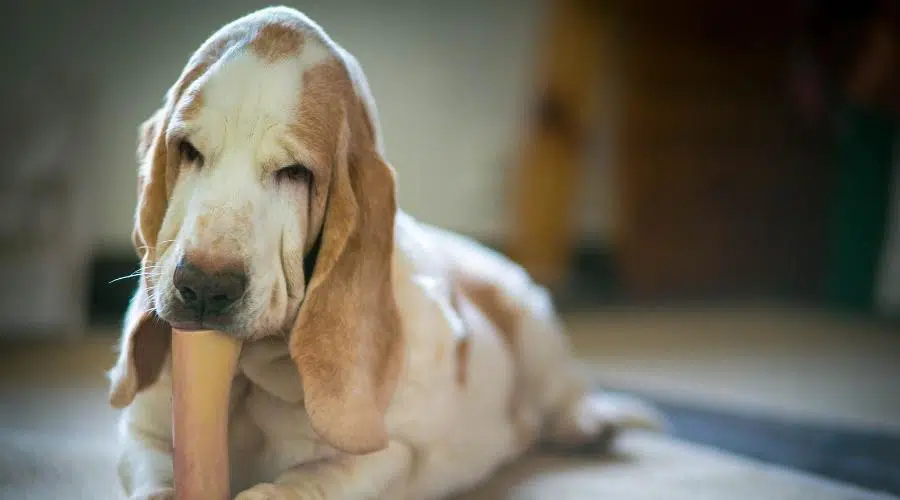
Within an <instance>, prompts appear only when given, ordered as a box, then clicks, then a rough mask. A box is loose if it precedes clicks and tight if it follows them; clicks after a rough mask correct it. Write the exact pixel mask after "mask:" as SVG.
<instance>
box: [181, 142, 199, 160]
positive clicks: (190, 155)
mask: <svg viewBox="0 0 900 500" xmlns="http://www.w3.org/2000/svg"><path fill="white" fill-rule="evenodd" d="M178 151H179V152H180V153H181V158H183V159H184V161H186V162H188V163H195V164H197V165H203V155H202V154H200V151H197V148H195V147H194V145H193V144H191V143H190V142H189V141H186V140H184V141H181V142H180V143H179V144H178Z"/></svg>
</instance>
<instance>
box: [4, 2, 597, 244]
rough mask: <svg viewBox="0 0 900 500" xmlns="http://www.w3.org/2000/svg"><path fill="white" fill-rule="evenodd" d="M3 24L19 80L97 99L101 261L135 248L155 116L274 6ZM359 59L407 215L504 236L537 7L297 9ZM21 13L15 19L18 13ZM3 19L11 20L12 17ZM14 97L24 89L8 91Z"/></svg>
mask: <svg viewBox="0 0 900 500" xmlns="http://www.w3.org/2000/svg"><path fill="white" fill-rule="evenodd" d="M21 3H22V4H24V5H21V6H18V7H14V8H12V9H13V10H14V11H13V12H10V13H9V15H8V16H6V17H5V19H6V20H5V21H0V22H2V23H3V24H10V26H9V28H10V29H9V30H7V31H6V32H7V33H12V36H14V37H16V40H15V43H14V46H15V47H16V48H17V49H16V53H15V55H14V57H13V61H14V62H13V63H14V64H16V65H17V66H16V67H21V68H34V67H38V66H42V65H48V64H50V65H52V64H54V63H53V61H64V62H65V63H66V64H67V65H68V66H70V67H73V68H75V69H77V70H78V71H79V72H81V73H83V74H85V75H87V78H89V79H90V81H91V82H93V83H94V84H95V85H96V86H97V88H98V100H97V102H96V105H97V108H96V113H95V114H96V117H95V118H94V121H92V122H89V123H86V124H85V126H86V127H90V128H91V130H90V131H89V133H88V136H89V137H90V139H89V140H90V142H91V147H90V148H89V149H90V151H92V152H93V153H92V154H91V155H90V156H89V158H87V159H85V160H73V161H74V162H75V163H76V164H74V165H72V168H78V169H80V170H83V171H84V174H85V175H86V176H88V177H89V178H90V179H91V182H90V183H89V184H90V185H91V186H92V190H93V192H92V194H91V203H92V204H91V207H90V213H91V214H92V217H91V219H92V220H93V221H94V225H95V227H94V228H93V231H94V232H95V236H96V238H95V239H96V244H97V246H98V247H99V249H101V250H116V249H123V248H128V246H129V244H130V240H129V237H130V228H131V221H132V217H133V205H134V201H135V187H134V186H135V161H134V147H135V140H136V127H137V125H138V124H139V123H140V122H141V121H142V120H143V119H144V118H145V117H147V116H148V115H149V114H150V113H151V111H152V110H153V109H154V108H155V107H157V106H158V105H159V104H160V103H161V100H162V96H163V93H164V91H165V90H166V88H167V86H168V85H169V84H171V82H172V81H173V80H174V79H175V78H176V76H177V75H178V73H179V72H180V70H181V67H182V65H183V64H184V62H185V61H186V58H187V57H188V56H189V54H190V52H191V51H192V50H193V49H194V48H196V46H197V45H199V44H200V43H201V42H202V41H203V39H204V38H205V37H207V36H208V35H209V34H210V33H211V32H212V31H214V30H215V29H216V28H217V27H218V26H220V25H221V24H223V23H225V22H227V21H229V20H231V19H233V18H235V17H237V16H239V15H241V14H244V13H246V12H249V11H251V10H253V9H255V8H258V7H261V6H264V5H267V3H266V2H256V1H252V0H225V1H222V2H213V1H210V2H202V1H199V0H196V1H184V2H180V1H176V0H154V1H153V2H146V1H137V0H120V1H113V0H103V1H98V0H90V1H86V2H82V3H80V4H78V6H76V5H75V3H72V4H68V3H66V2H62V1H57V2H46V1H44V2H38V1H35V2H29V3H27V4H26V3H25V2H21ZM289 5H291V6H294V7H297V8H300V9H301V10H304V11H305V12H307V13H308V14H309V15H310V16H311V17H313V18H314V19H316V20H317V21H319V22H320V23H321V24H322V25H323V26H324V27H325V29H326V30H328V31H329V32H330V33H331V35H332V36H334V37H335V38H336V39H337V40H338V41H339V43H341V44H342V45H344V46H345V47H346V48H347V49H349V50H350V51H351V52H353V53H354V54H356V55H357V57H358V58H359V60H360V61H361V63H362V64H363V67H364V69H365V70H366V72H367V74H368V76H369V79H370V83H371V85H372V87H373V91H374V94H375V97H376V100H377V101H378V104H379V109H380V113H381V118H382V125H383V127H384V132H385V140H386V146H387V151H388V156H389V160H390V161H391V162H392V163H393V164H394V166H395V167H396V168H397V170H398V174H399V182H400V185H399V189H400V201H401V203H402V204H403V206H404V208H405V209H407V210H408V211H409V212H411V213H413V214H414V215H416V216H418V217H420V218H421V219H423V220H426V221H428V222H433V223H436V224H440V225H444V226H447V227H450V228H452V229H456V230H459V231H462V232H465V233H469V234H473V235H477V236H480V237H483V238H487V239H492V240H498V239H502V238H503V235H504V234H505V217H506V215H505V208H504V200H503V194H504V183H506V182H507V179H506V177H505V176H506V174H507V172H506V168H507V167H508V166H509V165H510V162H511V161H512V160H513V158H514V153H515V141H516V140H517V139H518V134H519V133H520V130H519V125H520V124H521V114H522V113H523V112H524V106H523V105H524V103H525V99H526V98H527V97H528V93H529V91H530V90H531V80H530V78H531V75H532V64H533V62H534V61H533V52H532V49H533V48H534V46H535V44H536V42H537V38H536V35H537V33H538V32H537V30H536V28H537V27H538V26H539V24H538V23H539V21H540V19H541V15H542V12H541V4H540V2H538V1H537V0H496V1H490V2H482V1H478V0H464V1H455V2H442V1H425V0H422V1H412V0H410V1H384V2H377V1H349V0H341V1H338V0H332V1H328V2H326V1H309V2H296V3H293V4H289ZM16 9H17V10H16ZM0 17H2V16H0ZM6 84H7V85H9V84H13V83H11V82H7V83H6ZM603 174H604V172H602V171H600V172H594V173H592V178H594V180H595V182H594V183H593V186H595V189H594V190H592V191H591V192H590V193H588V194H589V199H588V200H587V201H586V203H585V205H586V208H585V210H583V211H582V212H583V213H584V214H585V215H586V216H587V217H586V219H585V223H584V227H587V228H589V229H590V230H591V233H592V234H593V235H594V236H599V237H601V238H602V237H603V235H604V234H605V233H604V231H605V227H606V226H605V223H606V218H605V214H607V213H608V212H607V211H606V210H605V208H604V207H605V205H604V204H603V202H602V199H603V195H604V192H603V191H601V190H599V189H601V188H602V187H604V186H605V185H606V184H605V183H604V182H603V179H602V177H597V176H598V175H601V176H602V175H603Z"/></svg>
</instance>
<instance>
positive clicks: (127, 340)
mask: <svg viewBox="0 0 900 500" xmlns="http://www.w3.org/2000/svg"><path fill="white" fill-rule="evenodd" d="M137 154H138V159H139V163H140V171H139V185H138V207H137V213H136V220H135V226H134V231H133V241H134V245H135V247H136V249H137V252H138V254H139V256H140V258H141V262H142V269H141V277H140V284H139V286H138V290H137V292H136V294H135V297H134V299H133V300H132V304H131V306H130V308H129V311H128V313H127V314H126V320H125V329H124V330H125V331H124V333H123V338H122V346H121V353H120V358H119V362H118V364H117V365H116V367H115V368H114V369H113V370H112V371H111V379H112V392H111V402H112V404H113V405H114V406H117V407H121V406H124V405H127V404H129V403H130V402H131V401H132V399H133V398H134V396H135V394H136V393H137V392H139V391H140V390H142V389H144V388H146V387H147V386H148V385H150V384H152V383H153V382H154V381H155V379H156V377H157V376H158V374H159V371H160V367H161V365H162V363H163V362H164V360H165V356H166V353H167V351H168V346H169V342H170V335H171V328H172V327H175V328H178V329H180V330H194V329H214V330H219V331H223V332H226V333H228V334H230V335H234V336H236V337H239V338H243V339H255V338H259V337H263V336H268V335H286V336H289V343H290V351H291V356H292V358H293V359H294V361H295V362H296V364H297V366H298V369H299V372H300V376H301V379H302V381H303V391H304V400H305V404H306V407H307V411H308V413H309V417H310V420H311V421H312V424H313V427H314V429H315V430H316V431H317V432H318V433H319V435H320V436H321V437H322V438H323V439H325V440H326V441H327V442H329V443H330V444H331V445H333V446H334V447H336V448H338V449H341V450H344V451H347V452H367V451H373V450H376V449H379V448H381V447H383V446H385V445H386V442H387V441H386V439H387V438H386V433H385V429H384V418H383V417H384V411H385V408H386V406H387V404H388V401H389V399H390V397H391V395H392V393H393V388H394V386H395V381H396V378H397V372H398V369H399V365H400V357H401V354H400V353H401V348H400V343H401V332H400V324H399V318H398V313H397V306H396V303H395V300H394V296H393V290H392V284H391V283H392V282H391V259H392V250H393V232H394V218H395V214H396V210H397V208H396V198H395V185H394V173H393V170H392V169H391V167H390V166H389V165H388V164H387V163H386V162H385V160H384V158H383V156H382V148H381V145H380V137H379V134H378V118H377V114H376V109H375V106H374V102H373V100H372V98H371V95H370V94H369V90H368V84H367V82H366V80H365V76H364V75H363V73H362V70H361V68H360V67H359V65H358V64H357V62H356V61H355V59H354V58H353V57H352V56H350V55H349V54H348V53H347V52H346V51H344V50H343V49H341V48H340V47H339V46H337V45H336V44H335V43H334V42H333V41H331V40H330V39H329V38H328V36H327V35H326V34H325V32H324V31H323V30H322V29H321V28H320V27H319V26H317V25H316V24H315V23H314V22H312V21H310V20H309V19H308V18H307V17H306V16H304V15H303V14H300V13H299V12H297V11H295V10H292V9H288V8H284V7H277V8H268V9H264V10H261V11H258V12H255V13H253V14H250V15H248V16H246V17H243V18H240V19H238V20H236V21H234V22H232V23H230V24H228V25H226V26H225V27H223V28H222V29H220V30H219V31H218V32H216V33H215V34H213V35H212V36H211V37H210V38H209V39H208V40H207V41H206V42H205V43H204V44H203V45H202V46H201V47H200V48H199V49H198V50H197V52H195V53H194V55H193V56H192V57H191V58H190V60H189V61H188V63H187V65H186V66H185V68H184V70H183V72H182V74H181V76H180V77H179V79H178V80H177V81H176V83H175V84H174V85H173V86H172V87H171V88H170V89H169V91H168V93H167V95H166V99H165V102H164V105H163V107H162V108H161V109H159V110H158V111H157V112H156V113H155V114H154V115H153V116H152V117H151V118H150V119H148V120H147V121H146V122H145V123H144V124H143V125H142V126H141V127H140V133H139V141H138V152H137Z"/></svg>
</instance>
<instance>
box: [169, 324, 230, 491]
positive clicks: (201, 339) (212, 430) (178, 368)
mask: <svg viewBox="0 0 900 500" xmlns="http://www.w3.org/2000/svg"><path fill="white" fill-rule="evenodd" d="M240 350H241V343H240V341H239V340H236V339H234V338H233V337H229V336H227V335H224V334H221V333H219V332H215V331H193V332H182V331H178V330H174V331H173V334H172V392H173V396H172V425H173V429H172V430H173V443H172V445H173V449H174V450H173V458H174V467H175V498H176V499H177V500H226V499H228V498H230V487H229V481H230V470H229V462H228V401H229V393H230V392H231V381H232V379H233V377H234V372H235V368H236V365H237V360H238V355H239V354H240Z"/></svg>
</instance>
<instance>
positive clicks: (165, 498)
mask: <svg viewBox="0 0 900 500" xmlns="http://www.w3.org/2000/svg"><path fill="white" fill-rule="evenodd" d="M128 500H175V489H174V488H158V489H154V490H146V489H145V490H140V491H137V492H135V493H134V494H132V495H131V496H130V497H128Z"/></svg>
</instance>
